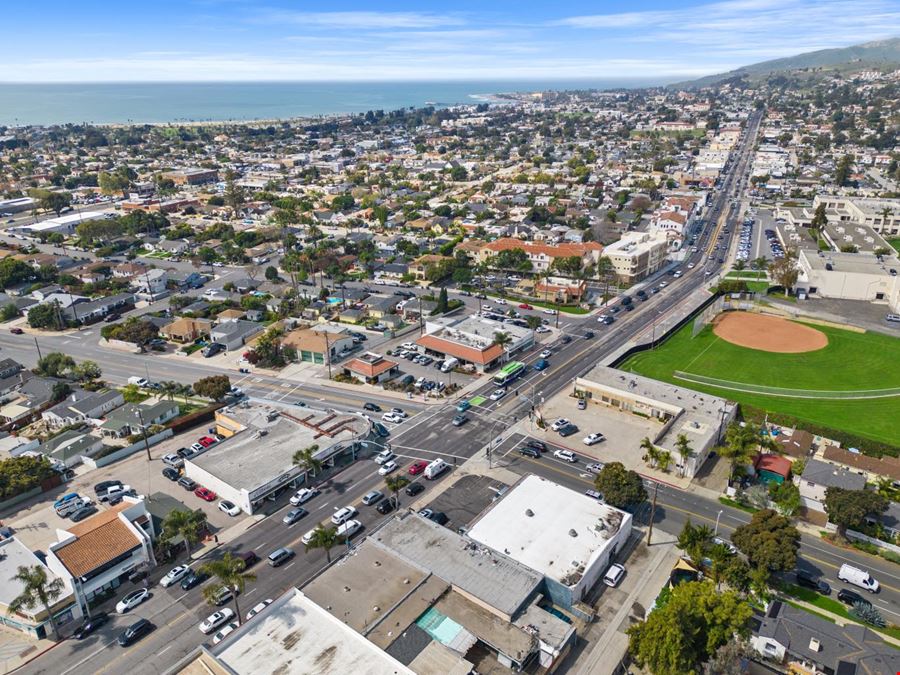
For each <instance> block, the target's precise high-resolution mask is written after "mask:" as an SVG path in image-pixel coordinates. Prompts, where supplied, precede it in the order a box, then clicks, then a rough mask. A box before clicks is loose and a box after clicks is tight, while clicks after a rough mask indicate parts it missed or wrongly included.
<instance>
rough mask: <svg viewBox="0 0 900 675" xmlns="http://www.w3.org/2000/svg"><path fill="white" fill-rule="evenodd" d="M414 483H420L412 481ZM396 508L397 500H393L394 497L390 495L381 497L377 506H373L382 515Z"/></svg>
mask: <svg viewBox="0 0 900 675" xmlns="http://www.w3.org/2000/svg"><path fill="white" fill-rule="evenodd" d="M414 485H421V483H414ZM396 508H397V502H396V501H395V499H394V497H391V498H390V499H382V500H381V501H380V502H378V506H376V507H375V510H376V511H378V513H380V514H382V515H384V514H386V513H390V512H391V511H393V510H394V509H396Z"/></svg>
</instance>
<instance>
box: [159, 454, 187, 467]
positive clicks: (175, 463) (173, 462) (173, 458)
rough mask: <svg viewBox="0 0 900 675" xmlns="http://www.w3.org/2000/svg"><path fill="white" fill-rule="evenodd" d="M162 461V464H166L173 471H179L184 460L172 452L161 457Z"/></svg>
mask: <svg viewBox="0 0 900 675" xmlns="http://www.w3.org/2000/svg"><path fill="white" fill-rule="evenodd" d="M162 461H163V464H168V465H169V466H171V467H172V468H173V469H180V468H181V467H183V466H184V459H183V458H182V457H180V456H178V455H177V454H175V453H174V452H170V453H169V454H168V455H163V458H162Z"/></svg>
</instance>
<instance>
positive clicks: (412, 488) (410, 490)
mask: <svg viewBox="0 0 900 675" xmlns="http://www.w3.org/2000/svg"><path fill="white" fill-rule="evenodd" d="M424 491H425V486H424V485H422V484H421V483H410V484H409V485H407V486H406V490H404V492H405V493H406V494H408V495H409V496H410V497H415V496H416V495H417V494H419V493H420V492H424Z"/></svg>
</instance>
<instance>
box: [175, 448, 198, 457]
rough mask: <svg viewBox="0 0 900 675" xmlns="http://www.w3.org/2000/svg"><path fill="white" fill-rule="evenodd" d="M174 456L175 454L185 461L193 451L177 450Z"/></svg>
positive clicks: (188, 449) (187, 449) (186, 449)
mask: <svg viewBox="0 0 900 675" xmlns="http://www.w3.org/2000/svg"><path fill="white" fill-rule="evenodd" d="M175 454H177V455H178V456H179V457H181V458H182V459H186V458H188V457H190V456H191V455H193V454H194V451H193V450H191V449H190V448H178V450H176V451H175Z"/></svg>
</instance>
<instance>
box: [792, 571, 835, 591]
mask: <svg viewBox="0 0 900 675" xmlns="http://www.w3.org/2000/svg"><path fill="white" fill-rule="evenodd" d="M797 585H798V586H803V587H804V588H810V589H812V590H814V591H816V592H818V593H821V594H822V595H830V594H831V586H829V585H828V584H826V583H825V582H824V581H822V580H821V579H819V578H818V577H814V576H813V575H811V574H808V573H807V572H797Z"/></svg>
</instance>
